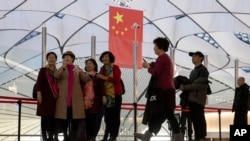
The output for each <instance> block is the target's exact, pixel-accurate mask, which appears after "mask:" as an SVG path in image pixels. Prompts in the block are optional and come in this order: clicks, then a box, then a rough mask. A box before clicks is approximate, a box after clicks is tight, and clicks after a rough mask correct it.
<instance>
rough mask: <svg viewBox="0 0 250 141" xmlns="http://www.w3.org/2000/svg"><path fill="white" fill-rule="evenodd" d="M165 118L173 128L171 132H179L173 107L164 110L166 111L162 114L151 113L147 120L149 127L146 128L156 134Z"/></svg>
mask: <svg viewBox="0 0 250 141" xmlns="http://www.w3.org/2000/svg"><path fill="white" fill-rule="evenodd" d="M155 110H157V109H155ZM166 119H168V121H169V123H170V126H171V128H172V130H173V133H174V134H178V133H180V129H179V124H178V122H177V120H176V118H175V116H174V109H168V110H166V112H165V113H164V114H160V115H151V118H150V119H149V122H148V127H149V129H148V130H149V131H150V132H152V133H154V134H155V135H157V133H158V132H159V131H160V129H161V125H162V123H163V122H164V121H165V120H166Z"/></svg>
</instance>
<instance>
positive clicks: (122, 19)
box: [109, 6, 143, 68]
mask: <svg viewBox="0 0 250 141" xmlns="http://www.w3.org/2000/svg"><path fill="white" fill-rule="evenodd" d="M135 23H136V24H138V25H140V28H136V29H135V28H134V27H133V25H134V24H135ZM142 25H143V12H142V11H138V10H132V9H125V8H118V7H112V6H110V7H109V50H110V51H111V52H112V53H113V54H114V55H115V63H116V64H117V65H119V66H120V67H123V68H132V67H133V43H134V41H136V42H137V47H138V48H137V66H138V68H141V67H142V35H143V34H142V31H143V29H142V27H143V26H142ZM135 34H136V37H135Z"/></svg>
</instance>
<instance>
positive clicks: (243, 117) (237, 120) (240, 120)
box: [234, 110, 248, 125]
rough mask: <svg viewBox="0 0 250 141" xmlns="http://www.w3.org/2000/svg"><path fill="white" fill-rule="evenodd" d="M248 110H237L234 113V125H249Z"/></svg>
mask: <svg viewBox="0 0 250 141" xmlns="http://www.w3.org/2000/svg"><path fill="white" fill-rule="evenodd" d="M247 112H248V111H247V110H242V111H239V110H237V111H235V113H234V125H239V124H241V125H247Z"/></svg>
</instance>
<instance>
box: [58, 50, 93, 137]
mask: <svg viewBox="0 0 250 141" xmlns="http://www.w3.org/2000/svg"><path fill="white" fill-rule="evenodd" d="M62 58H63V63H62V66H61V67H60V68H58V70H57V71H56V72H55V73H54V76H55V78H56V79H57V80H58V83H59V95H58V98H57V102H56V111H55V118H56V119H57V123H61V124H57V125H61V126H63V127H61V128H60V127H58V128H57V129H58V131H57V132H63V133H64V141H68V140H70V141H82V140H86V131H85V130H86V129H85V128H86V125H85V108H84V96H83V93H82V86H81V82H87V81H90V80H91V79H90V77H89V76H88V75H87V74H86V73H85V72H83V71H82V70H81V69H80V68H79V67H78V66H77V65H74V64H73V63H74V60H75V55H74V53H73V52H71V51H66V52H65V53H63V56H62ZM68 123H69V125H68ZM68 127H70V129H69V131H70V133H69V136H68V135H67V128H68Z"/></svg>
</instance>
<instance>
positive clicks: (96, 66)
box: [85, 58, 98, 72]
mask: <svg viewBox="0 0 250 141" xmlns="http://www.w3.org/2000/svg"><path fill="white" fill-rule="evenodd" d="M88 61H90V62H92V63H93V64H94V66H95V69H94V70H95V71H96V72H98V65H97V63H96V61H95V59H93V58H90V59H87V60H86V61H85V71H87V70H86V64H87V62H88Z"/></svg>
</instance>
